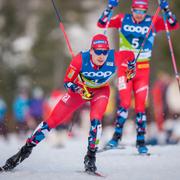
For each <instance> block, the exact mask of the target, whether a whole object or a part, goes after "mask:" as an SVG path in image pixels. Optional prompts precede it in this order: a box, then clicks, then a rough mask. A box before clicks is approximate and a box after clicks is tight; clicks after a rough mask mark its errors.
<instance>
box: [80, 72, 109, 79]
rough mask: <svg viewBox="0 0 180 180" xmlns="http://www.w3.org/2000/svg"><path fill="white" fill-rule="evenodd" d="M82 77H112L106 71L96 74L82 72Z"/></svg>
mask: <svg viewBox="0 0 180 180" xmlns="http://www.w3.org/2000/svg"><path fill="white" fill-rule="evenodd" d="M82 74H83V75H84V76H86V77H103V78H106V77H109V76H111V75H112V72H111V71H106V72H102V71H98V72H83V73H82Z"/></svg>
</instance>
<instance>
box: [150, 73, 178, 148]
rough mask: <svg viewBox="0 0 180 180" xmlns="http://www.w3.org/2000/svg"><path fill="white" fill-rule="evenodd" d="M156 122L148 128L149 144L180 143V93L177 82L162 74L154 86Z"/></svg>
mask: <svg viewBox="0 0 180 180" xmlns="http://www.w3.org/2000/svg"><path fill="white" fill-rule="evenodd" d="M152 99H153V107H154V120H155V122H151V123H150V124H149V126H148V135H149V139H148V141H147V143H148V144H151V145H156V144H176V143H178V142H180V123H179V122H180V119H179V118H180V116H179V115H180V92H179V90H178V85H177V82H174V81H172V78H171V77H170V76H169V75H168V74H167V73H165V72H160V73H159V74H158V78H157V80H156V81H155V83H154V84H153V88H152ZM178 99H179V100H178Z"/></svg>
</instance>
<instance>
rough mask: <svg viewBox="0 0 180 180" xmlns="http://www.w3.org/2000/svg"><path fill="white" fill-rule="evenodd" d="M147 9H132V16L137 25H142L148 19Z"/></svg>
mask: <svg viewBox="0 0 180 180" xmlns="http://www.w3.org/2000/svg"><path fill="white" fill-rule="evenodd" d="M146 12H147V10H146V9H132V15H133V18H134V20H135V21H136V22H137V23H140V22H141V21H143V20H144V18H145V17H146Z"/></svg>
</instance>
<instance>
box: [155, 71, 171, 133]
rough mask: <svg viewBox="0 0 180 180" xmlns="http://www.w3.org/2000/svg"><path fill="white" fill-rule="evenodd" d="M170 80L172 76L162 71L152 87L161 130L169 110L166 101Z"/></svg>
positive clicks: (157, 119)
mask: <svg viewBox="0 0 180 180" xmlns="http://www.w3.org/2000/svg"><path fill="white" fill-rule="evenodd" d="M170 82H171V78H170V76H169V75H168V74H167V73H165V72H160V73H159V74H158V78H157V80H156V81H155V83H154V85H153V88H152V97H153V105H154V119H155V122H156V124H157V128H158V130H159V131H163V123H164V121H165V119H166V118H167V116H168V112H169V110H168V106H167V103H166V92H167V87H168V85H169V83H170Z"/></svg>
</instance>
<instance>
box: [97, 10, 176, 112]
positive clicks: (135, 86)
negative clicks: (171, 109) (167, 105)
mask: <svg viewBox="0 0 180 180" xmlns="http://www.w3.org/2000/svg"><path fill="white" fill-rule="evenodd" d="M125 16H126V15H125V14H118V15H116V16H114V17H113V18H112V19H111V20H110V22H109V25H108V27H109V28H117V29H120V31H121V30H122V29H123V26H125V27H124V28H125V29H128V30H130V31H131V32H133V31H136V32H138V31H139V29H141V27H142V29H143V26H142V25H141V27H140V28H139V26H138V27H137V24H136V23H135V22H134V21H133V22H132V24H131V25H129V24H128V25H127V24H126V23H124V22H123V20H124V17H125ZM130 16H131V18H132V15H130ZM149 17H151V16H149ZM128 18H129V17H128ZM152 18H153V17H151V22H152ZM147 19H148V18H147ZM133 25H134V27H135V28H134V27H133ZM98 26H99V27H101V28H104V27H106V24H101V23H100V22H98ZM145 26H146V27H147V24H146V25H145ZM145 26H144V28H146V27H145ZM168 27H169V30H175V29H178V28H179V24H178V23H176V25H175V26H171V25H170V24H169V23H168ZM133 28H134V29H133ZM138 28H139V29H138ZM143 30H144V31H145V29H143ZM164 30H165V26H164V20H163V18H162V17H160V16H159V17H158V18H157V21H156V22H155V24H154V26H153V31H154V33H158V32H160V31H164ZM136 32H135V33H136ZM144 34H145V33H144ZM120 36H121V35H120ZM132 36H133V35H132ZM138 38H139V37H138V36H137V37H134V41H132V42H131V43H132V44H131V45H132V46H133V45H134V46H135V45H137V43H138V41H139V42H140V41H142V39H141V40H140V39H138ZM121 42H122V41H121V40H120V51H121V49H123V46H122V48H121ZM133 43H134V44H133ZM152 44H153V43H152ZM127 49H128V48H127ZM129 50H131V49H129ZM151 50H152V49H151ZM141 54H142V53H141ZM149 54H150V53H149ZM149 54H148V56H149V57H148V58H144V59H143V58H142V59H140V60H139V59H138V61H137V69H136V76H135V77H134V78H133V79H132V80H131V81H130V82H128V83H127V81H126V65H121V66H119V67H118V68H121V70H119V73H118V78H119V80H118V89H119V97H120V107H123V108H125V109H128V108H129V106H130V103H131V93H132V91H133V92H134V96H135V111H136V113H138V112H144V111H145V102H146V99H147V96H148V88H149V73H150V64H149V60H150V57H151V54H150V55H149Z"/></svg>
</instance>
